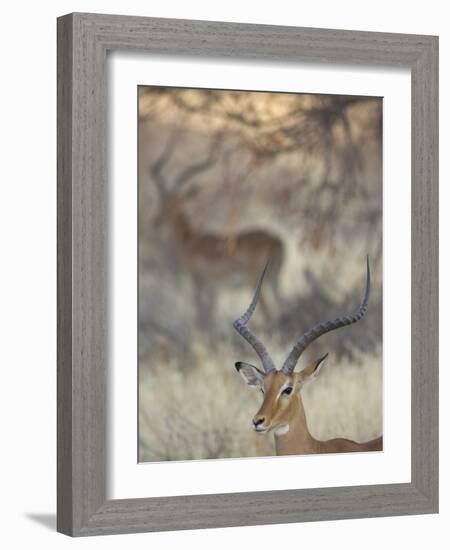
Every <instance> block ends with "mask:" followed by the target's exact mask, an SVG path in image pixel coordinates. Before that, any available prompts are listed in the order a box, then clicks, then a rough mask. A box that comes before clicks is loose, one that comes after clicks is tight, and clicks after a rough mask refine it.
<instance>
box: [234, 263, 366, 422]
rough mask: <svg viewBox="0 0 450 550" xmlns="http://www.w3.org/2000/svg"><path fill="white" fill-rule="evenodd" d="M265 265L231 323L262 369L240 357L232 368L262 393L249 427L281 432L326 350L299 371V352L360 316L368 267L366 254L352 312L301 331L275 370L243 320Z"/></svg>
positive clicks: (250, 311) (363, 309)
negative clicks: (246, 302) (361, 288)
mask: <svg viewBox="0 0 450 550" xmlns="http://www.w3.org/2000/svg"><path fill="white" fill-rule="evenodd" d="M266 269H267V264H266V266H265V267H264V269H263V271H262V273H261V275H260V277H259V281H258V285H257V287H256V291H255V294H254V296H253V299H252V301H251V303H250V305H249V307H248V309H247V310H246V311H245V312H244V314H243V315H242V316H241V317H239V319H237V320H236V321H235V322H234V323H233V326H234V328H235V329H236V330H237V331H238V332H239V334H240V335H241V336H242V337H243V338H245V339H246V340H247V342H248V343H249V344H250V345H251V346H252V347H253V349H254V350H255V351H256V353H257V355H258V356H259V358H260V360H261V364H262V369H260V368H257V367H255V366H254V365H251V364H249V363H243V362H241V361H239V362H237V363H236V369H237V371H238V372H239V374H240V375H241V376H242V378H243V379H244V381H245V382H246V383H247V384H248V385H249V386H250V387H252V388H256V389H259V390H260V391H262V393H263V395H264V398H263V403H262V405H261V407H260V409H259V410H258V412H257V413H256V414H255V416H254V417H253V423H252V424H253V429H254V430H255V431H256V432H258V433H264V432H267V431H268V430H275V431H277V430H279V433H282V431H283V430H284V429H288V426H289V422H290V420H291V418H292V416H293V414H295V413H296V411H297V408H298V403H299V401H298V396H299V393H300V391H301V389H302V387H303V386H304V385H305V384H306V383H308V382H310V381H311V380H314V379H315V378H316V376H317V375H318V374H319V372H320V369H321V367H322V366H323V364H324V361H325V359H326V357H327V356H328V353H327V354H325V355H323V356H322V357H320V358H318V359H316V360H314V361H313V362H312V363H310V364H309V365H308V366H307V367H306V368H304V369H303V370H301V371H300V372H294V369H295V366H296V364H297V362H298V359H299V358H300V355H301V354H302V353H303V352H304V351H305V349H306V348H307V347H308V346H309V344H311V342H313V341H314V340H316V339H317V338H319V336H322V334H325V333H326V332H330V331H332V330H335V329H338V328H340V327H344V326H346V325H350V324H352V323H356V322H357V321H359V320H360V319H361V318H362V317H363V316H364V314H365V313H366V311H367V304H368V300H369V292H370V268H369V258H367V279H366V290H365V293H364V298H363V301H362V303H361V306H360V307H359V309H358V310H357V311H356V312H355V313H354V314H353V315H350V316H343V317H338V318H336V319H334V320H332V321H326V322H324V323H320V324H318V325H316V326H314V327H313V328H312V329H310V330H308V331H307V332H305V333H304V334H303V335H302V336H301V337H300V338H299V339H298V340H297V342H296V343H295V345H294V347H293V348H292V350H291V351H290V353H289V355H288V356H287V358H286V360H285V361H284V363H283V365H282V367H281V368H280V369H279V370H278V369H277V368H276V367H275V364H274V362H273V360H272V358H271V357H270V355H269V353H268V351H267V349H266V348H265V346H264V345H263V343H262V342H261V341H260V340H259V339H258V338H257V337H256V336H255V335H254V334H253V332H252V331H251V330H250V329H249V328H248V327H247V322H248V321H249V319H250V317H251V316H252V314H253V312H254V310H255V308H256V304H257V302H258V298H259V294H260V291H261V286H262V282H263V279H264V275H265V272H266Z"/></svg>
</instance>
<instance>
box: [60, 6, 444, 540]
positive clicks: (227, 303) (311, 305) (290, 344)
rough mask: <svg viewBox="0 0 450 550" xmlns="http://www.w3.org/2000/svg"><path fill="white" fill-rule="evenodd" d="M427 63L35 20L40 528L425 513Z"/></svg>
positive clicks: (430, 110) (308, 33)
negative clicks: (42, 179) (43, 132)
mask: <svg viewBox="0 0 450 550" xmlns="http://www.w3.org/2000/svg"><path fill="white" fill-rule="evenodd" d="M437 50H438V41H437V38H436V37H433V36H416V35H400V34H386V33H368V32H356V31H343V30H324V29H305V28H296V27H272V26H265V25H244V24H230V23H213V22H206V21H185V20H170V19H153V18H141V17H127V16H111V15H96V14H70V15H67V16H64V17H61V18H59V20H58V530H59V531H61V532H63V533H66V534H70V535H72V536H83V535H97V534H112V533H126V532H128V533H129V532H140V531H158V530H175V529H194V528H206V527H225V526H236V525H257V524H267V523H287V522H300V521H317V520H326V519H340V518H359V517H371V516H388V515H403V514H423V513H435V512H437V509H438V406H437V388H438V363H437V325H438V318H437V298H438V283H437V276H438V275H437V274H438V265H437V264H438V259H437V258H438V257H437V250H438V221H437V177H438V169H437V163H438V122H437V120H438V118H437V115H438V51H437ZM331 472H332V474H331Z"/></svg>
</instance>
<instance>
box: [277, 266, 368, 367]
mask: <svg viewBox="0 0 450 550" xmlns="http://www.w3.org/2000/svg"><path fill="white" fill-rule="evenodd" d="M369 293H370V266H369V256H367V279H366V291H365V293H364V298H363V301H362V303H361V305H360V306H359V309H358V311H356V312H355V313H354V314H353V315H349V316H348V317H345V316H344V317H338V318H337V319H334V320H333V321H326V322H325V323H320V324H318V325H316V326H315V327H313V328H312V329H311V330H308V332H305V334H303V336H301V338H299V340H297V343H296V344H295V346H294V347H293V348H292V350H291V352H290V354H289V355H288V357H287V359H286V361H285V362H284V364H283V366H282V367H281V370H282V371H283V372H284V373H286V374H290V373H291V372H292V371H293V370H294V368H295V365H296V364H297V361H298V359H299V357H300V355H301V354H302V353H303V352H304V351H305V349H306V348H307V347H308V346H309V344H311V342H313V341H314V340H316V339H317V338H319V336H322V334H325V333H326V332H330V331H331V330H336V329H337V328H341V327H345V326H347V325H351V324H352V323H356V322H357V321H359V320H360V319H361V318H362V317H363V316H364V314H365V313H366V311H367V304H368V301H369Z"/></svg>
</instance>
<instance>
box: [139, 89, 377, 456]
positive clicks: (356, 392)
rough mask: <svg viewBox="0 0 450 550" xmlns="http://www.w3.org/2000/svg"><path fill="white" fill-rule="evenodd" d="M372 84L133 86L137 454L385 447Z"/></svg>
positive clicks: (302, 451) (293, 452) (268, 452)
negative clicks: (330, 89) (360, 91)
mask: <svg viewBox="0 0 450 550" xmlns="http://www.w3.org/2000/svg"><path fill="white" fill-rule="evenodd" d="M382 127H383V102H382V98H380V97H368V96H344V95H323V94H307V93H285V92H282V93H279V92H260V91H239V90H236V91H235V90H213V89H188V88H172V87H155V86H139V87H138V131H139V138H138V142H139V144H138V147H139V150H138V163H139V170H138V172H139V175H138V195H139V201H138V202H139V207H138V243H139V245H138V247H139V249H138V302H139V315H138V340H139V342H138V344H139V345H138V354H139V357H138V369H139V370H138V385H139V387H138V436H139V441H138V461H139V462H160V461H180V460H182V461H186V460H205V459H218V458H221V459H224V458H228V459H229V458H242V457H261V456H273V457H275V456H277V455H305V454H322V453H349V452H373V451H382V450H383V442H382V432H383V407H382V405H383V401H382V378H383V365H382V273H383V255H382V166H383V164H382Z"/></svg>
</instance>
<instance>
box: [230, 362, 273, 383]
mask: <svg viewBox="0 0 450 550" xmlns="http://www.w3.org/2000/svg"><path fill="white" fill-rule="evenodd" d="M234 366H235V367H236V370H237V371H238V373H239V374H240V375H241V376H242V378H243V379H244V382H246V384H248V385H249V386H253V387H255V388H262V386H263V384H264V376H265V375H264V373H263V372H261V371H260V370H259V369H257V368H256V367H255V366H253V365H250V363H243V362H242V361H238V362H237V363H235V365H234Z"/></svg>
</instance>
